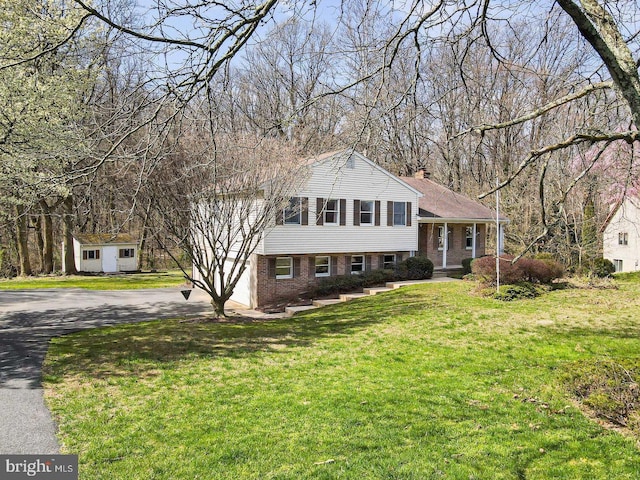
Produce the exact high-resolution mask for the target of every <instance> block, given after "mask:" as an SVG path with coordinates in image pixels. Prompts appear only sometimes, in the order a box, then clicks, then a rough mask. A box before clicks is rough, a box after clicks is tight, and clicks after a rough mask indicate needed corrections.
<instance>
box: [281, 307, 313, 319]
mask: <svg viewBox="0 0 640 480" xmlns="http://www.w3.org/2000/svg"><path fill="white" fill-rule="evenodd" d="M314 308H318V307H317V306H315V305H295V306H291V307H285V309H284V313H286V314H287V315H288V316H289V317H291V316H293V315H295V314H296V313H298V312H304V311H306V310H313V309H314Z"/></svg>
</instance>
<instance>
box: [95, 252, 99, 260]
mask: <svg viewBox="0 0 640 480" xmlns="http://www.w3.org/2000/svg"><path fill="white" fill-rule="evenodd" d="M96 260H100V250H96Z"/></svg>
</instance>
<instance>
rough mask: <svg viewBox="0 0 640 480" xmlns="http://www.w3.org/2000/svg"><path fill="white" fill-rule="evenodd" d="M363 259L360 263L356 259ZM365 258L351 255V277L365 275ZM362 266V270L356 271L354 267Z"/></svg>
mask: <svg viewBox="0 0 640 480" xmlns="http://www.w3.org/2000/svg"><path fill="white" fill-rule="evenodd" d="M357 258H358V259H361V260H360V261H359V262H356V261H355V259H357ZM364 262H365V258H364V255H351V275H360V274H361V273H364V268H365V265H364ZM358 265H359V266H360V270H354V267H356V266H358Z"/></svg>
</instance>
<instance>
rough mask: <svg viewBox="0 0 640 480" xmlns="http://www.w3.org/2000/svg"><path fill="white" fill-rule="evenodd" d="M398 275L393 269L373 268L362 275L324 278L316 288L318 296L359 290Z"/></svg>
mask: <svg viewBox="0 0 640 480" xmlns="http://www.w3.org/2000/svg"><path fill="white" fill-rule="evenodd" d="M396 279H397V277H396V275H395V273H394V271H393V270H372V271H370V272H363V273H361V274H360V275H339V276H337V277H327V278H323V279H322V281H321V282H320V283H319V284H318V286H317V287H316V288H315V289H314V293H315V295H316V296H321V297H324V296H327V295H335V294H338V293H347V292H352V291H354V290H359V289H361V288H362V287H371V286H373V285H380V284H384V283H386V282H392V281H393V280H396Z"/></svg>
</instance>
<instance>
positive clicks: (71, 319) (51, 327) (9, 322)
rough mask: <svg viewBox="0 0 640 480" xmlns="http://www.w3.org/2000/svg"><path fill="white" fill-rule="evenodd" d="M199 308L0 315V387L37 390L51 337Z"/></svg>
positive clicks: (159, 306) (199, 308) (175, 305)
mask: <svg viewBox="0 0 640 480" xmlns="http://www.w3.org/2000/svg"><path fill="white" fill-rule="evenodd" d="M202 308H203V306H202V305H196V304H187V303H176V302H167V303H162V304H156V305H154V306H153V308H150V307H148V306H147V307H132V306H130V305H122V306H108V307H105V306H104V305H102V306H97V307H94V308H88V309H87V308H85V309H73V308H70V309H68V310H46V311H42V312H10V313H7V314H4V315H0V387H5V388H6V387H9V388H11V385H12V384H14V382H13V381H19V384H20V385H22V386H24V385H25V382H26V385H27V387H28V388H40V386H41V378H40V377H41V367H42V362H43V360H44V357H45V355H46V353H47V349H48V347H49V341H50V340H51V339H52V338H54V337H58V336H61V335H65V334H68V333H72V332H77V331H80V330H86V329H94V328H96V327H104V326H110V325H118V324H123V323H133V322H142V321H148V320H154V319H158V318H167V317H173V318H175V317H184V316H187V315H193V314H198V313H202ZM204 308H208V307H207V306H204ZM70 339H71V337H70Z"/></svg>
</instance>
